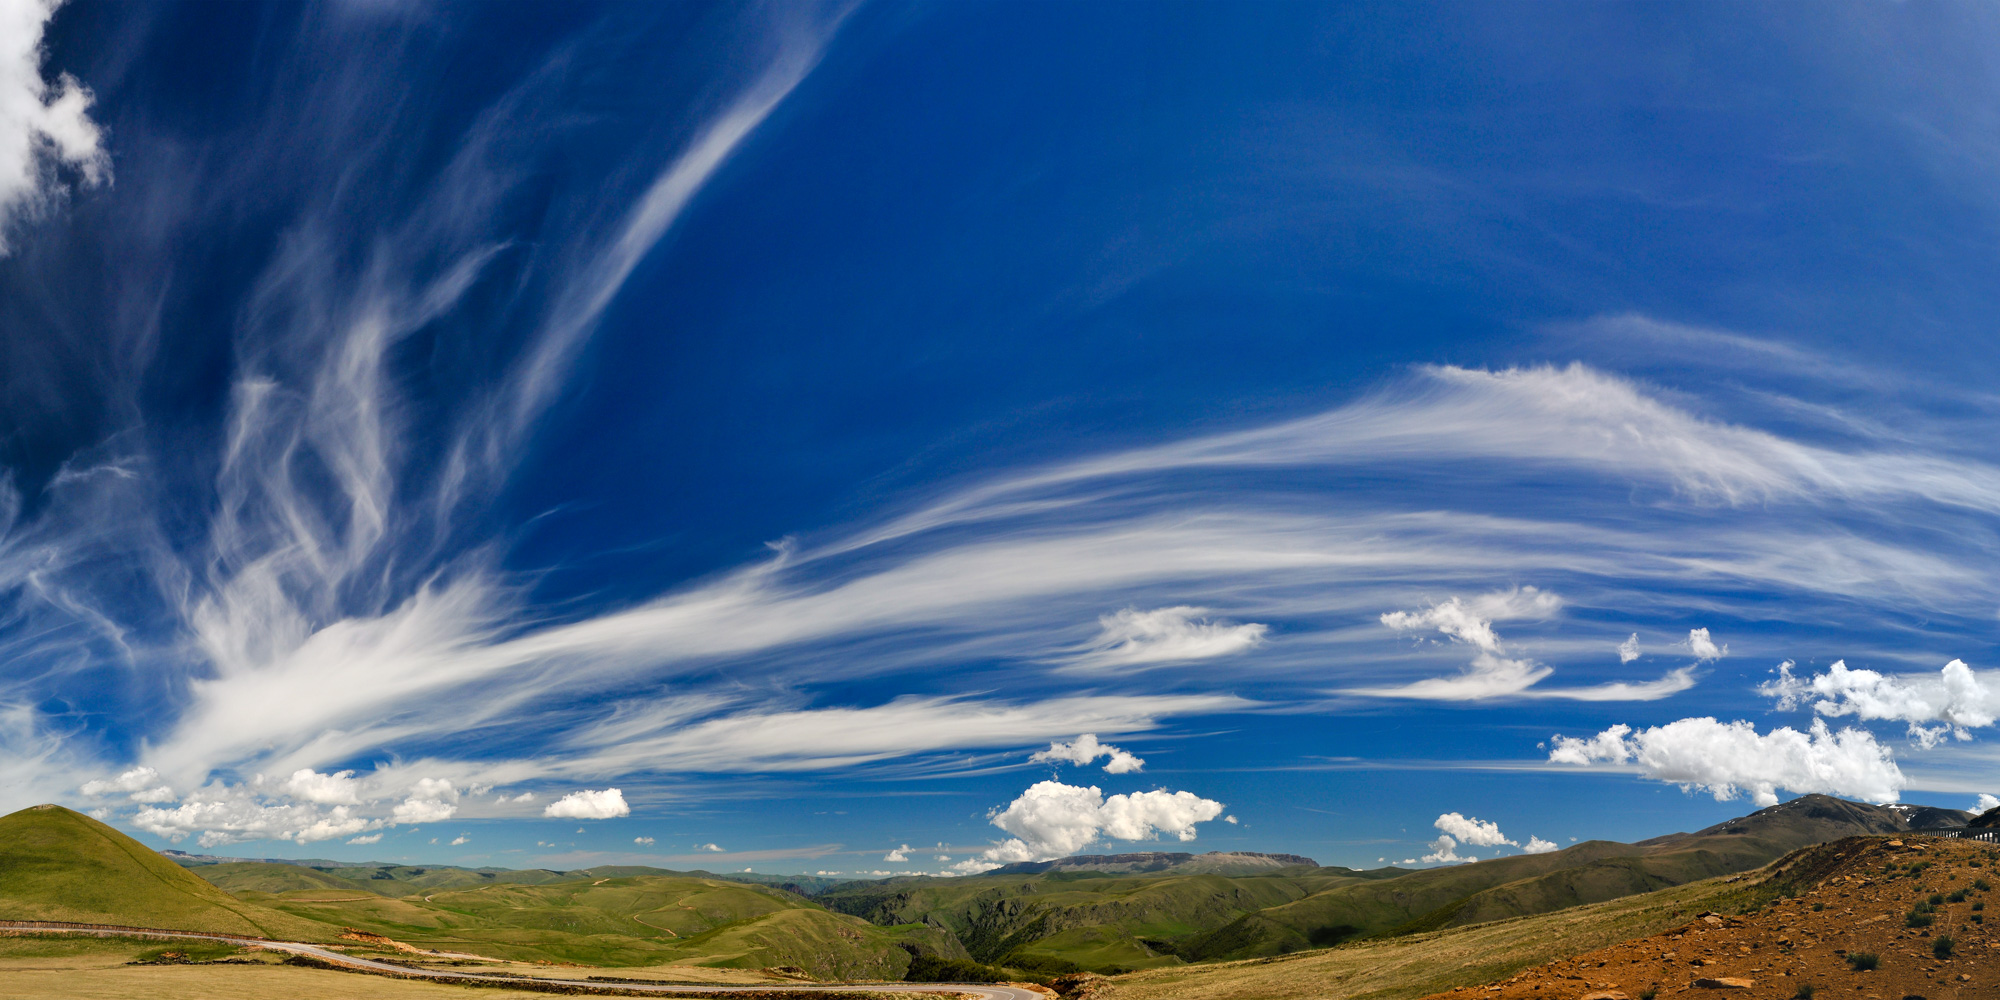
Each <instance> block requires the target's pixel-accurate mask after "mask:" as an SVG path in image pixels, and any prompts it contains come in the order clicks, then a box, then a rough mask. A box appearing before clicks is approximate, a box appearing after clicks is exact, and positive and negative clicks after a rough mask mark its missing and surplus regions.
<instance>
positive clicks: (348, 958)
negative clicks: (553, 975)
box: [0, 920, 1048, 1000]
mask: <svg viewBox="0 0 2000 1000" xmlns="http://www.w3.org/2000/svg"><path fill="white" fill-rule="evenodd" d="M0 930H22V931H34V932H36V933H41V934H87V935H91V936H94V937H148V938H185V939H188V940H195V941H221V942H223V943H224V944H233V945H241V946H246V947H247V946H253V945H254V946H256V947H259V948H268V949H270V950H272V951H282V952H288V953H290V954H293V955H307V956H310V957H312V958H317V959H319V960H320V961H322V962H326V963H329V964H332V965H338V966H341V967H343V968H348V969H360V970H363V971H367V972H386V973H390V974H393V975H398V976H418V977H421V978H424V979H456V980H473V981H476V982H486V983H500V984H506V983H511V982H518V981H519V979H518V977H514V976H487V975H481V974H479V973H477V972H454V971H448V970H443V969H417V968H411V967H409V966H405V965H395V964H392V963H389V962H378V961H375V960H374V959H372V958H356V957H354V956H352V955H343V954H341V953H340V952H337V951H332V950H330V949H327V948H322V947H320V946H319V945H316V944H306V943H304V942H301V941H266V940H264V939H263V938H249V937H237V936H235V935H231V934H206V933H203V932H201V931H169V930H152V929H139V928H117V929H108V928H94V927H62V926H57V925H52V924H50V923H45V922H41V921H35V922H25V921H11V920H0ZM535 982H538V983H554V984H557V985H560V986H581V987H584V988H585V989H599V990H630V991H633V992H638V993H663V994H673V995H685V994H690V993H793V992H803V991H811V992H815V993H918V994H932V995H936V994H941V993H958V994H964V995H967V996H973V997H978V998H979V1000H1048V997H1047V995H1045V994H1041V993H1036V992H1035V991H1033V990H1024V989H1022V988H1020V987H1018V986H995V985H991V984H986V983H881V984H876V985H854V986H826V985H820V984H812V983H800V984H798V985H795V986H682V985H678V984H676V985H659V986H649V985H644V984H639V983H593V982H590V981H588V980H582V979H542V978H539V977H538V978H536V980H535Z"/></svg>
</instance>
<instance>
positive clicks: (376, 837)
mask: <svg viewBox="0 0 2000 1000" xmlns="http://www.w3.org/2000/svg"><path fill="white" fill-rule="evenodd" d="M381 840H382V835H381V834H379V833H371V834H369V835H367V836H365V837H354V838H351V839H349V840H348V843H350V844H374V843H379V842H380V841H381Z"/></svg>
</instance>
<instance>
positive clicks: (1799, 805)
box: [1179, 795, 1938, 961]
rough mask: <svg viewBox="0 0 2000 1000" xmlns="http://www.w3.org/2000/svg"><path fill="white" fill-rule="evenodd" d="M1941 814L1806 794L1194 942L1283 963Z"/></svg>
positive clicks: (1294, 909)
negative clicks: (1328, 948) (1294, 955)
mask: <svg viewBox="0 0 2000 1000" xmlns="http://www.w3.org/2000/svg"><path fill="white" fill-rule="evenodd" d="M1934 812H1938V810H1921V809H1911V808H1908V807H1901V808H1899V807H1884V806H1871V805H1865V804H1862V803H1857V802H1848V801H1845V800H1842V799H1836V798H1832V797H1830V796H1825V795H1807V796H1803V797H1801V798H1797V799H1794V800H1792V801H1790V802H1785V803H1782V804H1780V805H1776V806H1772V807H1771V808H1768V809H1762V810H1759V811H1757V812H1755V813H1752V814H1750V815H1748V816H1743V817H1739V818H1737V819H1733V820H1729V821H1728V822H1725V823H1721V824H1718V825H1716V826H1713V827H1710V828H1708V829H1706V830H1702V831H1699V832H1697V833H1680V834H1671V835H1668V836H1664V837H1657V838H1654V839H1652V840H1648V841H1642V842H1641V843H1638V844H1616V843H1611V842H1608V841H1592V842H1587V843H1583V844H1578V845H1576V846H1574V847H1571V848H1569V849H1567V850H1563V851H1557V852H1552V853H1549V854H1535V855H1516V856H1513V857H1506V858H1497V859H1494V860H1490V861H1481V862H1478V863H1476V864H1469V865H1459V866H1454V867H1451V868H1433V869H1430V870H1428V871H1422V872H1413V873H1411V874H1408V875H1404V876H1401V877H1399V878H1397V879H1394V880H1392V881H1388V882H1380V883H1370V884H1364V885H1351V886H1337V887H1335V888H1332V889H1329V890H1327V891H1324V892H1321V893H1316V894H1314V895H1312V896H1308V897H1305V898H1303V899H1299V900H1296V901H1293V902H1289V903H1285V904H1282V905H1279V906H1274V907H1269V908H1266V909H1263V910H1259V911H1257V912H1255V913H1251V914H1245V915H1244V916H1243V917H1241V918H1239V919H1238V920H1236V921H1234V922H1232V923H1231V924H1228V925H1226V926H1222V927H1219V928H1216V929H1215V930H1214V931H1212V932H1210V933H1208V934H1205V935H1202V936H1200V937H1198V938H1195V939H1193V940H1190V941H1188V942H1187V943H1186V944H1185V945H1183V946H1182V947H1181V948H1180V949H1179V951H1180V954H1181V955H1182V956H1183V957H1186V958H1188V959H1190V960H1195V961H1214V960H1221V959H1240V958H1255V957H1259V956H1268V955H1282V954H1288V953H1290V952H1294V951H1298V950H1300V949H1303V948H1309V947H1314V946H1318V945H1327V944H1334V943H1337V942H1339V941H1341V940H1345V939H1348V938H1354V937H1369V936H1376V935H1383V934H1407V933H1414V932H1419V931H1430V930H1439V929H1442V928H1446V927H1462V926H1465V925H1468V924H1476V923H1484V922H1487V921H1492V920H1501V919H1505V918H1509V917H1518V916H1524V915H1528V914H1535V913H1548V912H1551V911H1554V910H1559V909H1563V908H1565V907H1570V906H1577V905H1581V904H1585V903H1596V902H1602V901H1605V900H1611V899H1618V898H1621V897H1624V896H1630V895H1633V894H1635V893H1643V892H1651V891H1654V890H1657V889H1662V888H1666V887H1668V886H1675V885H1683V884H1686V883H1688V882H1693V881H1696V880H1698V879H1705V878H1709V877H1712V876H1716V875H1725V874H1729V873H1732V872H1741V871H1747V870H1749V869H1752V868H1757V867H1759V866H1762V865H1764V864H1767V863H1769V862H1771V861H1773V860H1775V859H1777V858H1779V857H1782V856H1784V855H1785V854H1787V853H1789V852H1790V851H1793V850H1796V849H1798V848H1800V847H1805V846H1807V845H1810V844H1818V843H1823V842H1826V841H1829V840H1835V839H1838V838H1840V837H1846V836H1852V835H1856V834H1891V833H1900V832H1904V831H1907V830H1909V829H1910V819H1911V817H1912V816H1917V817H1919V818H1921V819H1926V820H1928V819H1929V818H1930V817H1929V814H1930V813H1934Z"/></svg>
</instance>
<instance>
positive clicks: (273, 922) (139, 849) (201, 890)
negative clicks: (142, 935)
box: [0, 805, 338, 941]
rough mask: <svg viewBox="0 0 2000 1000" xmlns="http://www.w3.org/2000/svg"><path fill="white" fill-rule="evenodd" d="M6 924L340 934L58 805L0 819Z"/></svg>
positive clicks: (312, 936) (0, 894)
mask: <svg viewBox="0 0 2000 1000" xmlns="http://www.w3.org/2000/svg"><path fill="white" fill-rule="evenodd" d="M0 919H5V920H62V921H70V922H75V923H103V924H126V925H131V926H137V927H171V928H182V929H187V930H203V931H216V932H221V933H227V934H252V935H258V936H262V937H289V938H302V939H305V940H314V941H320V940H329V939H331V938H332V937H334V936H335V935H336V934H338V931H337V930H333V931H332V932H331V933H329V928H327V927H325V926H324V925H320V924H315V923H312V922H310V921H307V920H301V919H299V918H297V917H295V916H290V915H287V914H284V913H280V912H276V911H274V910H271V909H269V908H266V907H263V906H258V905H256V904H254V903H249V902H246V901H244V900H241V899H237V898H235V897H233V896H231V895H229V894H228V893H226V892H223V891H222V890H220V889H217V888H216V887H215V886H212V885H210V884H209V883H207V882H205V881H203V880H201V879H199V878H196V877H195V876H194V875H192V874H190V873H189V872H187V871H186V870H185V869H183V868H181V867H180V866H179V865H176V864H174V863H173V862H171V861H168V860H166V859H165V858H162V857H160V856H159V855H158V854H156V853H154V852H153V851H152V850H151V849H149V848H147V847H146V846H145V845H144V844H141V843H139V842H138V841H136V840H133V839H132V838H130V837H127V836H126V835H124V834H122V833H119V832H118V831H117V830H114V829H112V828H111V827H108V826H106V825H104V824H103V823H99V822H98V821H96V820H94V819H91V818H90V817H88V816H85V815H82V814H81V813H76V812H72V811H70V810H68V809H64V808H62V807H61V806H53V805H46V806H33V807H30V808H27V809H23V810H21V811H19V812H16V813H12V814H9V815H7V816H0Z"/></svg>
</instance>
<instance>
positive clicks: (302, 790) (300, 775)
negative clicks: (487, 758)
mask: <svg viewBox="0 0 2000 1000" xmlns="http://www.w3.org/2000/svg"><path fill="white" fill-rule="evenodd" d="M281 787H282V789H283V791H284V793H285V794H286V795H289V796H291V797H293V798H295V799H304V800H306V801H307V802H317V803H319V804H320V805H326V806H358V805H360V804H361V782H359V781H356V780H355V779H354V772H353V771H340V772H338V773H335V774H321V773H319V772H318V771H315V770H313V769H312V768H309V767H305V768H300V769H299V770H297V771H293V772H292V776H291V777H290V778H287V779H285V783H284V785H283V786H281ZM447 787H449V784H448V783H447Z"/></svg>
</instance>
